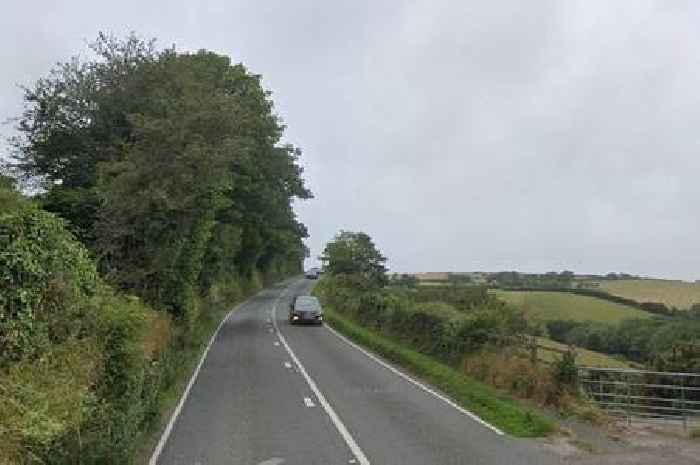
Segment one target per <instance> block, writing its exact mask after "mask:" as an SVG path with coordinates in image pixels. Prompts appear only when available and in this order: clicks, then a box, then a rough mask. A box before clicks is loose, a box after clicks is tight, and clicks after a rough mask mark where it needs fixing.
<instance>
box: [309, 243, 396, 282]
mask: <svg viewBox="0 0 700 465" xmlns="http://www.w3.org/2000/svg"><path fill="white" fill-rule="evenodd" d="M320 258H321V262H322V263H323V269H324V271H325V272H327V273H330V274H332V275H350V276H353V277H356V278H360V280H361V281H362V282H361V284H363V285H364V286H366V287H369V288H378V287H383V286H385V285H386V284H387V282H388V279H387V276H386V271H387V269H386V266H385V264H386V258H385V257H384V256H383V255H382V254H381V252H380V251H379V249H377V246H376V245H375V244H374V242H373V241H372V238H371V237H369V235H368V234H366V233H363V232H353V231H340V232H339V233H338V234H337V235H336V236H335V238H333V240H332V241H330V242H328V244H326V247H325V249H324V250H323V254H322V255H321V257H320Z"/></svg>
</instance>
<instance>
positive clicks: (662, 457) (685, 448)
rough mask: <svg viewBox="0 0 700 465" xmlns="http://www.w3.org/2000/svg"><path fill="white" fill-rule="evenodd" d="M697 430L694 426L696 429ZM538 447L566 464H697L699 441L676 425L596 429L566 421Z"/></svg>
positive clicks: (619, 425)
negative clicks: (562, 426)
mask: <svg viewBox="0 0 700 465" xmlns="http://www.w3.org/2000/svg"><path fill="white" fill-rule="evenodd" d="M696 427H697V426H696ZM563 431H564V434H561V435H558V436H555V437H553V438H549V439H547V440H545V441H544V442H543V444H542V447H543V448H545V449H547V450H549V451H550V452H552V453H554V454H555V455H556V456H558V457H559V458H560V461H561V463H562V464H567V465H660V464H662V465H698V464H700V439H698V438H695V439H693V438H691V437H690V436H689V434H688V432H687V431H684V430H683V427H682V425H679V424H678V423H675V424H673V423H662V422H659V423H656V424H654V423H632V425H627V424H622V423H620V424H615V425H612V426H611V427H608V428H598V427H594V426H591V425H589V424H586V423H582V422H577V421H569V422H566V423H565V425H564V428H563Z"/></svg>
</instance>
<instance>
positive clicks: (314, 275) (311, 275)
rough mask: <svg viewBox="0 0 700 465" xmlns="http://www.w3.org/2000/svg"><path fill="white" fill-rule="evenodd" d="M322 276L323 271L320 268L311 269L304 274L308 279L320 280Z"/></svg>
mask: <svg viewBox="0 0 700 465" xmlns="http://www.w3.org/2000/svg"><path fill="white" fill-rule="evenodd" d="M319 276H321V270H319V269H318V268H311V269H309V270H307V271H306V273H304V277H305V278H306V279H318V278H319Z"/></svg>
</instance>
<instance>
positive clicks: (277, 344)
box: [272, 341, 280, 347]
mask: <svg viewBox="0 0 700 465" xmlns="http://www.w3.org/2000/svg"><path fill="white" fill-rule="evenodd" d="M272 345H274V346H275V347H279V345H280V341H275V342H273V343H272Z"/></svg>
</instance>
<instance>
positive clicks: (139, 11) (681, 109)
mask: <svg viewBox="0 0 700 465" xmlns="http://www.w3.org/2000/svg"><path fill="white" fill-rule="evenodd" d="M52 5H53V6H52ZM698 20H700V7H699V6H696V4H695V3H694V2H686V3H682V2H673V3H672V4H671V3H670V2H663V1H626V2H614V3H611V2H607V1H590V0H581V1H576V2H559V1H548V2H546V1H542V2H517V1H511V2H489V3H484V2H476V1H469V2H467V1H458V0H454V1H447V0H440V1H430V2H428V1H424V2H419V1H414V2H390V1H379V2H370V1H357V2H320V1H316V2H314V1H310V0H307V1H298V2H285V1H236V2H231V1H225V0H217V1H207V2H195V1H191V0H190V1H185V0H181V1H179V2H178V1H175V2H173V1H165V0H157V1H151V2H137V1H133V0H125V1H122V2H118V3H111V4H105V5H100V4H99V3H98V2H88V1H67V2H62V3H61V6H60V7H59V6H57V4H56V3H53V2H43V3H39V4H37V3H35V2H23V3H19V2H14V3H12V4H10V5H6V6H5V7H4V12H3V16H2V18H0V43H1V44H2V45H0V60H2V63H3V68H4V69H3V74H2V76H3V80H2V85H1V86H0V118H4V117H8V116H12V115H14V114H16V113H17V112H18V111H19V109H20V103H21V94H20V93H19V91H18V90H17V88H16V87H15V86H14V84H15V83H17V82H19V83H29V82H31V81H33V80H35V79H36V78H38V77H40V76H41V75H42V74H43V73H44V72H45V71H46V70H47V69H48V68H49V66H50V65H51V63H53V62H55V61H57V60H60V59H65V58H66V57H68V56H70V55H71V54H73V53H75V52H76V51H79V50H81V49H83V44H84V41H85V40H89V39H91V38H93V37H94V36H95V35H96V34H97V32H98V31H99V30H106V31H113V32H115V33H118V34H124V33H127V32H128V31H131V30H134V31H137V32H138V33H140V34H142V35H144V36H156V37H158V38H159V40H160V43H161V44H162V45H169V44H172V43H175V44H177V46H178V48H179V49H197V48H209V49H213V50H216V51H219V52H221V53H226V54H229V55H231V56H232V57H233V58H234V60H236V61H243V62H244V63H246V64H247V65H248V66H249V67H250V68H251V69H252V70H253V71H255V72H259V73H261V74H262V75H263V76H264V82H265V85H266V86H268V87H269V88H270V89H271V90H273V91H274V98H275V101H276V104H277V108H278V111H279V112H280V114H281V115H282V116H283V117H284V118H285V120H286V121H287V123H288V126H289V130H288V134H287V138H288V140H289V141H290V142H293V143H295V144H297V145H299V146H301V147H302V148H303V150H304V158H303V163H304V165H305V167H306V173H307V177H308V180H309V184H310V186H311V188H312V189H313V190H314V192H315V194H316V199H314V200H312V201H308V202H302V203H299V204H298V205H297V211H298V213H299V215H300V217H301V218H302V220H303V221H304V222H305V223H306V224H307V225H308V226H309V229H310V233H311V238H310V239H309V241H308V242H309V245H310V246H311V248H312V253H313V255H314V256H315V255H318V253H320V250H321V248H322V246H323V244H324V242H325V241H326V240H328V239H329V238H331V237H332V235H333V234H334V233H335V232H336V231H337V230H338V229H340V228H345V229H362V230H365V231H366V232H368V233H370V234H371V235H372V236H373V237H374V238H375V239H376V241H377V243H378V244H379V246H380V247H381V248H382V250H383V251H384V252H385V254H386V255H387V256H388V257H389V258H390V265H391V267H392V268H393V269H395V270H399V271H411V270H416V271H418V270H470V269H486V270H496V269H506V268H509V269H521V270H531V271H545V270H550V269H563V268H569V269H575V270H578V271H584V272H606V271H611V270H618V271H627V272H632V273H640V274H648V275H661V276H669V277H680V278H687V279H695V278H700V272H699V270H700V253H699V252H700V250H699V249H700V246H699V245H698V243H699V241H698V240H697V238H696V236H697V231H698V230H699V229H700V228H699V227H700V216H698V215H697V214H695V205H696V199H698V198H700V183H697V182H696V180H695V173H697V172H698V169H699V168H700V158H698V157H697V155H696V154H697V153H698V148H699V145H700V138H698V137H697V136H696V134H697V133H698V130H697V129H696V128H697V127H699V125H698V123H700V105H698V103H700V92H699V91H698V84H697V83H698V82H700V79H698V78H699V77H700V52H699V51H698V48H697V43H698V41H699V39H700V29H698V28H697V24H698ZM3 130H4V132H5V133H8V132H9V129H8V128H7V127H6V128H4V129H3Z"/></svg>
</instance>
